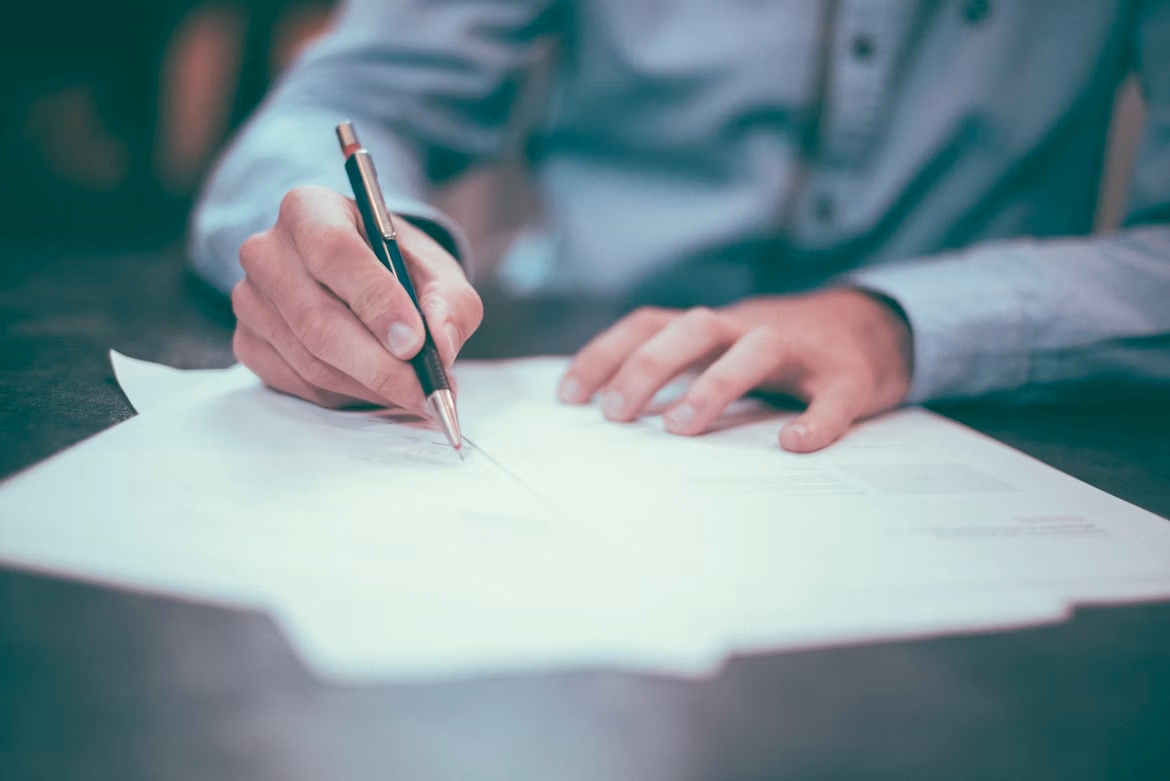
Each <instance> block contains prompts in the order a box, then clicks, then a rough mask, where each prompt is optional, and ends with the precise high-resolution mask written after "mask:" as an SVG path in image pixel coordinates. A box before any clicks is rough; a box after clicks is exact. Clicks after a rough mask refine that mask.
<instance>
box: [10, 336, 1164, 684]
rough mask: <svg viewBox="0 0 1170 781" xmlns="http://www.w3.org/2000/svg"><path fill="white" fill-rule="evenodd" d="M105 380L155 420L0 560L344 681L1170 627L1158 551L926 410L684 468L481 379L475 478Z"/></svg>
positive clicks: (26, 489)
mask: <svg viewBox="0 0 1170 781" xmlns="http://www.w3.org/2000/svg"><path fill="white" fill-rule="evenodd" d="M112 357H113V361H114V365H115V370H116V373H117V375H118V377H119V381H120V382H121V383H122V386H123V388H124V390H125V391H126V393H127V396H128V398H129V399H130V400H131V403H132V404H133V405H134V406H135V408H136V409H138V410H139V412H140V413H142V414H140V415H139V416H138V417H136V418H134V419H132V420H130V421H127V422H126V423H123V424H121V425H119V426H116V427H114V428H113V429H111V430H109V431H107V432H105V433H103V434H101V435H99V436H97V437H94V438H93V439H91V440H88V441H87V442H85V443H82V444H81V445H79V446H77V447H75V448H73V449H71V450H69V451H66V452H65V453H63V454H61V455H59V456H58V457H56V458H54V459H51V460H49V461H48V462H46V463H44V464H42V465H40V466H38V467H36V468H34V469H32V470H30V471H29V472H27V473H25V474H23V475H20V476H18V477H17V478H15V479H13V480H11V481H9V482H8V483H7V484H5V485H4V486H2V487H0V560H2V561H4V562H6V563H9V564H11V565H15V566H23V567H28V568H33V569H38V570H43V571H50V572H54V573H59V574H62V575H65V576H70V577H77V578H83V579H89V580H94V581H98V582H102V583H108V584H112V585H115V586H119V587H125V588H136V589H145V590H149V591H153V592H159V593H165V594H173V595H179V596H182V597H184V598H193V599H202V600H212V601H217V602H222V603H227V604H232V605H237V604H242V605H248V606H254V607H259V608H262V609H265V610H267V611H269V612H270V613H271V614H272V615H273V617H274V618H275V620H276V621H277V622H278V624H279V625H280V626H281V627H282V628H283V629H284V631H285V632H286V634H287V636H288V637H289V639H290V642H291V643H292V644H293V647H294V648H295V649H296V650H297V651H298V653H300V655H301V656H302V658H303V659H304V660H305V662H306V663H307V664H308V665H309V666H310V667H311V668H312V669H314V670H315V671H317V672H318V673H319V674H321V675H322V676H324V677H327V678H330V679H333V680H342V681H350V682H361V681H368V680H385V679H393V680H402V679H417V678H435V677H444V678H445V677H451V676H469V675H482V674H491V673H497V672H500V671H515V670H533V669H554V668H565V667H574V668H579V667H613V668H621V669H633V670H653V671H655V672H660V673H665V674H677V675H705V674H710V673H711V672H712V671H714V670H716V669H718V666H719V665H720V663H721V662H722V661H723V660H724V659H726V658H727V657H728V656H730V655H734V654H737V653H759V652H767V651H774V650H783V649H791V648H809V647H820V646H826V645H837V644H842V643H856V642H872V641H875V640H880V639H889V638H897V637H920V636H929V635H934V634H942V633H957V632H968V631H983V630H987V629H992V628H1009V627H1017V626H1029V625H1035V624H1039V623H1044V622H1050V621H1058V620H1061V619H1062V618H1063V617H1065V616H1066V615H1067V614H1068V613H1069V612H1070V610H1071V609H1072V608H1073V607H1074V606H1075V605H1078V604H1084V603H1095V602H1118V601H1130V600H1135V599H1159V598H1168V597H1170V523H1168V522H1167V521H1165V520H1164V519H1161V518H1158V517H1157V516H1154V515H1152V514H1150V513H1147V512H1144V511H1142V510H1140V509H1138V508H1136V507H1133V506H1132V505H1128V504H1126V503H1124V502H1122V501H1120V500H1118V499H1116V498H1114V497H1111V496H1109V495H1107V494H1104V493H1102V492H1100V491H1097V490H1096V489H1093V488H1091V487H1089V486H1087V485H1085V484H1083V483H1080V482H1078V481H1076V480H1074V479H1073V478H1071V477H1068V476H1067V475H1064V474H1061V473H1060V472H1058V471H1056V470H1053V469H1051V468H1050V467H1047V466H1045V465H1043V464H1041V463H1039V462H1037V461H1035V460H1033V459H1030V458H1028V457H1027V456H1024V455H1023V454H1020V453H1018V452H1016V451H1014V450H1011V449H1010V448H1007V447H1005V446H1003V445H1001V444H999V443H997V442H994V441H993V440H990V439H988V438H986V437H983V436H982V435H979V434H977V433H975V432H972V431H970V430H968V429H966V428H964V427H962V426H960V425H958V424H955V423H953V422H951V421H948V420H946V419H944V418H941V417H939V416H936V415H933V414H931V413H929V412H926V411H923V410H915V409H911V410H903V411H899V412H895V413H892V414H890V415H886V416H884V417H882V418H879V419H877V420H874V421H870V422H867V423H863V424H861V425H859V426H857V427H855V429H854V430H853V431H852V432H850V434H849V435H848V436H847V437H846V438H845V439H844V440H843V441H841V442H840V443H838V444H837V445H835V446H834V447H832V448H830V449H828V450H826V451H823V452H821V453H816V454H810V455H795V454H790V453H785V452H783V451H781V450H780V449H779V447H778V446H777V444H776V435H777V432H778V430H779V426H780V425H781V424H782V422H783V420H784V417H785V416H784V414H783V413H777V412H776V411H775V410H772V409H769V408H767V407H766V406H763V405H762V404H760V403H757V402H755V401H752V400H745V401H743V402H740V403H738V404H737V405H735V406H734V408H733V409H732V410H730V411H729V414H728V415H727V416H725V419H723V420H722V421H721V422H720V426H719V430H717V431H716V432H714V433H712V434H709V435H706V436H703V437H698V438H681V437H676V436H673V435H670V434H668V433H666V432H665V431H664V429H663V427H662V424H661V421H660V419H659V418H657V417H655V416H653V415H650V416H647V417H645V418H643V419H641V420H639V421H637V422H635V423H632V424H627V425H615V424H612V423H609V422H606V421H604V420H603V419H602V418H601V416H600V414H599V412H598V411H597V410H596V408H594V407H590V406H582V407H578V406H566V405H563V404H560V403H558V402H557V401H556V399H555V388H556V384H557V381H558V380H559V377H560V375H561V373H562V372H563V371H564V368H565V366H566V362H565V359H563V358H538V359H526V360H519V361H507V362H495V363H475V362H468V363H466V364H462V365H460V366H459V367H458V368H457V370H456V374H457V377H458V381H459V388H460V397H459V405H460V413H461V418H462V422H463V428H464V432H465V433H466V434H467V437H468V445H467V447H466V448H465V449H466V451H467V460H466V461H465V462H462V461H460V460H459V458H458V456H456V455H455V454H454V453H453V452H452V451H451V449H450V447H449V445H447V444H446V442H445V440H444V439H443V437H442V435H441V434H440V433H439V432H438V431H437V430H435V429H433V428H432V427H431V425H430V424H429V423H427V422H425V421H422V420H418V419H415V418H413V417H412V416H409V415H405V414H403V413H401V412H393V411H372V412H336V411H330V410H324V409H320V408H317V407H314V406H313V405H310V404H307V403H305V402H301V401H299V400H297V399H293V398H290V397H287V396H283V395H280V394H277V393H275V392H272V391H270V390H267V389H265V388H263V387H262V386H261V385H260V383H259V381H258V380H257V379H256V378H255V377H254V376H253V375H252V374H251V373H250V372H248V371H247V369H245V368H243V367H233V368H231V369H225V370H219V371H211V372H200V373H193V372H191V373H188V372H178V373H176V372H174V370H170V369H167V368H166V367H157V366H154V365H151V364H146V363H145V362H137V361H134V360H133V359H126V358H124V357H123V356H117V355H114V356H112ZM670 392H677V389H674V390H668V391H667V393H670ZM65 485H68V486H70V490H69V491H62V490H61V487H62V486H65Z"/></svg>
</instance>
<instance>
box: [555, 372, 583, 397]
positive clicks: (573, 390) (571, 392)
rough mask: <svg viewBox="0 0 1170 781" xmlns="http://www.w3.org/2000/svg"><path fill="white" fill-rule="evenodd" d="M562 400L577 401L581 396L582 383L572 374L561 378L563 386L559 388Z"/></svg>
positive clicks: (558, 393)
mask: <svg viewBox="0 0 1170 781" xmlns="http://www.w3.org/2000/svg"><path fill="white" fill-rule="evenodd" d="M557 395H558V396H560V399H561V401H568V402H575V401H577V400H578V398H580V396H581V383H579V382H577V378H576V377H574V376H573V375H571V374H566V375H565V378H564V379H563V380H561V387H560V388H558V389H557Z"/></svg>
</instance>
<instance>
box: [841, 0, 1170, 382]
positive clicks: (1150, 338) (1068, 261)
mask: <svg viewBox="0 0 1170 781" xmlns="http://www.w3.org/2000/svg"><path fill="white" fill-rule="evenodd" d="M1134 51H1135V56H1136V59H1137V67H1138V74H1139V77H1140V83H1141V88H1142V92H1143V95H1144V97H1145V100H1146V105H1147V119H1146V126H1145V129H1144V139H1143V141H1142V146H1141V148H1140V150H1139V152H1138V158H1137V164H1136V166H1135V173H1134V176H1133V178H1132V180H1131V183H1130V194H1129V207H1128V212H1127V217H1126V221H1125V225H1124V226H1123V229H1122V230H1121V231H1119V232H1118V233H1116V234H1113V235H1109V236H1101V237H1092V238H1081V239H1053V240H1030V239H1021V240H1015V241H1005V242H995V243H988V244H980V245H976V246H974V247H971V248H970V249H967V250H965V251H961V252H956V253H952V254H948V255H944V256H941V257H932V258H923V259H919V260H913V261H909V262H906V263H898V264H892V265H889V266H880V267H874V268H872V269H865V270H862V271H860V272H857V273H854V274H852V275H850V277H849V278H848V280H847V282H848V283H849V284H853V285H856V286H858V287H860V288H863V289H866V290H871V291H874V292H876V293H880V294H882V295H885V296H888V297H889V298H891V299H893V300H894V301H896V302H897V303H898V304H899V305H900V306H901V307H902V309H903V310H904V311H905V314H906V317H907V319H908V320H909V322H910V326H911V330H912V332H913V335H914V376H913V378H912V381H911V386H910V391H909V396H908V399H907V400H908V401H910V402H912V403H919V402H924V401H930V400H936V399H944V398H959V397H971V396H980V395H984V394H987V393H992V392H995V391H1002V390H1012V389H1017V388H1021V387H1025V386H1029V387H1040V386H1051V385H1058V384H1064V383H1070V382H1078V381H1082V380H1087V379H1089V378H1094V379H1113V378H1126V379H1129V380H1146V381H1151V382H1170V2H1165V1H1164V0H1158V2H1147V3H1145V4H1144V5H1143V6H1142V7H1141V8H1140V10H1139V11H1138V12H1137V17H1136V21H1135V47H1134Z"/></svg>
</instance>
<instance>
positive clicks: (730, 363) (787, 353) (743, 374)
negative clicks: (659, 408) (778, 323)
mask: <svg viewBox="0 0 1170 781" xmlns="http://www.w3.org/2000/svg"><path fill="white" fill-rule="evenodd" d="M791 360H792V354H791V350H790V349H789V348H788V346H787V345H786V344H785V342H784V340H783V338H782V337H780V336H779V335H778V334H776V333H775V332H774V331H771V330H768V329H762V328H758V329H754V330H751V331H749V332H748V333H746V334H744V336H743V337H742V338H740V339H739V340H738V341H736V343H735V344H733V345H732V346H731V348H730V349H728V350H727V352H725V353H724V354H723V355H721V356H720V357H719V359H718V360H716V361H715V362H714V363H712V364H711V365H710V366H709V367H707V370H706V371H704V372H703V373H702V374H700V375H699V376H698V377H697V378H696V379H695V381H694V382H693V383H691V386H690V387H689V388H688V389H687V392H686V393H684V394H683V395H682V397H681V398H680V399H679V400H678V401H677V402H675V403H674V404H673V405H672V406H671V407H670V409H669V410H667V411H666V413H665V414H664V415H663V421H664V423H665V425H666V430H667V431H669V432H671V433H673V434H688V435H693V434H701V433H703V432H704V431H706V430H707V429H708V428H709V427H710V425H711V424H712V423H713V422H715V420H716V419H718V418H719V416H720V415H721V414H723V411H724V410H725V409H727V406H728V405H729V404H731V403H732V402H733V401H735V400H736V399H738V398H740V397H741V396H743V395H744V394H746V393H748V392H749V391H751V390H752V389H754V388H757V387H759V386H760V385H761V384H763V382H764V381H765V380H767V379H769V378H771V377H774V376H776V375H777V374H778V373H782V372H783V369H784V365H785V364H786V363H788V362H790V361H791Z"/></svg>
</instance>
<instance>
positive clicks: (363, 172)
mask: <svg viewBox="0 0 1170 781" xmlns="http://www.w3.org/2000/svg"><path fill="white" fill-rule="evenodd" d="M337 140H338V141H340V142H341V151H342V153H343V154H344V155H345V172H346V173H347V174H349V184H350V186H351V187H352V188H353V197H354V200H356V201H357V205H358V211H360V212H361V214H362V223H363V224H364V225H365V227H366V237H367V238H368V239H369V240H370V247H371V248H372V249H373V250H374V254H375V255H377V256H378V260H380V261H382V265H383V266H385V267H386V268H387V270H389V272H390V273H391V274H393V275H394V276H395V277H396V278H397V279H398V283H399V284H400V285H402V287H403V288H404V289H405V290H406V294H407V295H408V296H410V300H411V301H412V302H413V303H414V308H415V309H416V310H418V316H419V319H421V320H422V324H423V346H422V349H421V350H419V351H418V355H416V356H414V357H413V358H411V359H410V365H411V366H412V367H413V368H414V373H415V375H417V376H418V381H419V384H420V385H422V390H423V395H424V396H426V399H427V406H429V407H430V409H431V412H432V413H434V415H435V417H436V418H438V420H439V425H440V426H442V427H443V433H444V434H446V435H447V439H448V440H449V441H450V442H451V446H452V447H453V448H455V450H456V451H457V452H458V453H459V456H460V457H461V458H462V456H463V439H462V437H461V436H460V434H459V416H458V414H456V412H455V397H454V395H453V394H452V393H451V381H450V380H449V379H448V378H447V372H446V371H444V370H443V361H442V360H441V359H440V358H439V351H438V349H437V348H436V347H435V340H434V339H432V338H431V331H430V329H429V328H428V327H427V319H426V317H424V316H423V312H422V307H421V306H419V303H418V295H417V294H416V293H415V292H414V285H413V284H412V283H411V281H410V274H409V273H407V271H406V262H405V261H404V260H403V258H402V250H401V249H399V247H398V234H397V232H396V231H395V230H394V222H393V221H392V220H391V219H390V210H389V209H387V208H386V201H385V199H384V198H383V197H382V190H381V188H380V187H379V186H378V173H377V171H376V170H374V160H373V158H371V157H370V153H369V152H368V151H367V150H366V148H365V147H363V146H362V144H361V142H360V141H358V137H357V133H356V132H354V129H353V124H352V123H350V122H342V123H341V124H340V125H338V126H337Z"/></svg>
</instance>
